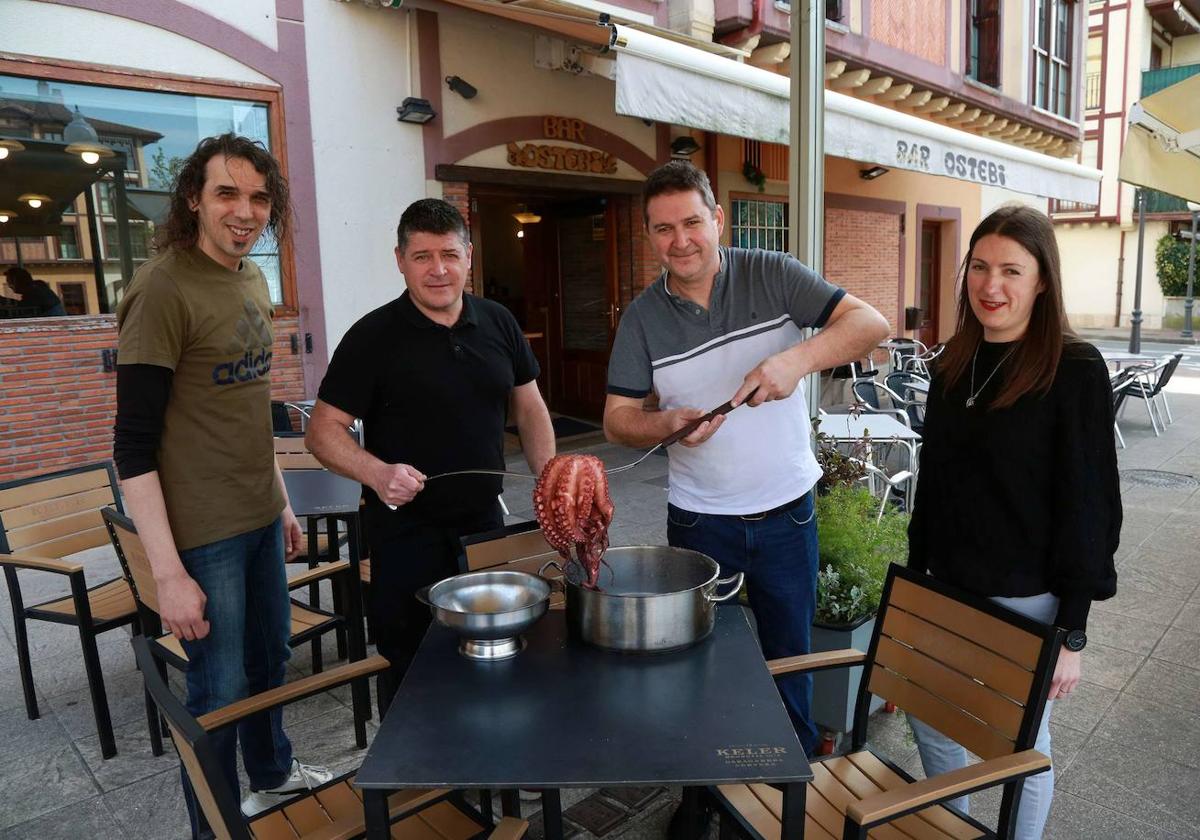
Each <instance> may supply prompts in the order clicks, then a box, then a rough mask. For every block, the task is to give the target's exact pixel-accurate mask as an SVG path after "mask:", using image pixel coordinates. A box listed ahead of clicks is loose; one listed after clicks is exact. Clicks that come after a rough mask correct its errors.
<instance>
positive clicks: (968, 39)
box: [963, 0, 1004, 90]
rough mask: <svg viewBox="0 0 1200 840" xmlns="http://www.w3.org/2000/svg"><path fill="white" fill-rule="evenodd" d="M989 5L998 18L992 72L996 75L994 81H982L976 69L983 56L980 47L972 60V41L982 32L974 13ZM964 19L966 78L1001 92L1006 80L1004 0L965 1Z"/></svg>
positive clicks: (964, 64)
mask: <svg viewBox="0 0 1200 840" xmlns="http://www.w3.org/2000/svg"><path fill="white" fill-rule="evenodd" d="M987 3H990V4H992V5H993V7H994V9H995V18H996V23H995V41H996V42H995V45H994V46H995V55H996V58H995V63H994V66H993V68H992V70H993V72H994V74H995V78H994V79H992V80H988V79H981V78H980V77H979V71H978V69H977V68H976V65H977V64H978V63H979V62H978V55H982V50H981V49H980V48H979V47H978V46H976V48H975V51H976V53H977V55H976V57H975V60H974V61H973V60H972V55H971V46H972V43H973V40H972V39H973V36H974V35H975V34H976V33H978V32H979V31H980V30H979V27H978V26H977V25H976V21H975V18H976V15H975V13H974V12H975V10H976V9H977V7H979V6H982V5H984V4H987ZM963 19H964V21H965V23H966V34H965V36H964V42H963V50H964V52H965V60H964V61H963V76H965V77H966V78H968V79H970V80H971V81H973V82H975V83H976V84H980V85H986V86H987V87H990V88H993V89H995V90H999V89H1000V87H1001V83H1002V82H1003V79H1004V75H1003V73H1004V70H1003V62H1004V55H1003V51H1002V50H1001V44H1002V43H1003V41H1004V3H1003V2H1002V0H965V3H964V4H963Z"/></svg>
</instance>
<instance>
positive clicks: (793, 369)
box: [733, 347, 805, 408]
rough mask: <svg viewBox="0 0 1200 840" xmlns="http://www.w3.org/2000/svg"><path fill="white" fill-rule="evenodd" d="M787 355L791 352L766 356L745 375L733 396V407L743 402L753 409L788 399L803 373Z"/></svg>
mask: <svg viewBox="0 0 1200 840" xmlns="http://www.w3.org/2000/svg"><path fill="white" fill-rule="evenodd" d="M795 349H796V348H794V347H793V348H792V350H795ZM789 353H791V350H788V351H784V352H783V353H776V354H775V355H774V356H768V357H767V358H766V359H764V360H763V362H762V363H761V364H760V365H759V366H758V367H756V368H755V369H754V370H752V371H750V372H749V373H747V374H746V378H745V379H743V380H742V387H740V388H738V390H737V393H736V394H734V395H733V407H734V408H737V407H738V406H739V405H741V404H742V403H743V402H745V403H746V405H749V406H751V407H753V406H756V405H762V404H763V403H765V402H767V401H768V400H784V399H787V398H788V397H790V396H791V395H792V393H793V392H794V391H795V390H796V386H797V385H798V384H800V379H801V377H802V376H804V374H805V371H804V370H803V368H802V367H801V366H800V365H798V364H797V363H796V361H795V360H794V359H791V358H788V354H789ZM747 398H748V399H747Z"/></svg>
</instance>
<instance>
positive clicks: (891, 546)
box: [816, 485, 908, 625]
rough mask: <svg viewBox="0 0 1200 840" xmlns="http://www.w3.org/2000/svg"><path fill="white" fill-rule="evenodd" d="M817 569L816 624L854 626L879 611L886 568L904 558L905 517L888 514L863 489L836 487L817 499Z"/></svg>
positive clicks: (849, 486) (905, 538) (901, 514)
mask: <svg viewBox="0 0 1200 840" xmlns="http://www.w3.org/2000/svg"><path fill="white" fill-rule="evenodd" d="M816 509H817V533H818V543H819V553H818V557H819V562H820V567H819V569H818V571H817V621H820V622H822V623H825V624H835V625H836V624H853V623H855V622H856V621H858V620H860V619H862V618H865V617H867V616H869V615H871V614H872V613H874V612H875V611H876V610H878V609H879V599H880V596H881V594H882V592H883V581H884V578H885V577H887V570H888V565H889V564H891V563H893V562H895V563H903V562H905V560H906V558H907V556H908V515H907V514H904V513H899V512H896V511H886V512H885V513H884V515H883V518H882V519H881V520H880V521H879V522H876V521H875V517H876V514H877V513H878V509H879V503H878V501H877V500H876V499H875V497H874V496H872V495H871V493H870V492H869V491H868V490H867V489H866V488H865V487H856V486H851V485H840V486H834V487H830V488H829V490H828V491H827V492H826V493H824V494H823V495H818V496H817V504H816Z"/></svg>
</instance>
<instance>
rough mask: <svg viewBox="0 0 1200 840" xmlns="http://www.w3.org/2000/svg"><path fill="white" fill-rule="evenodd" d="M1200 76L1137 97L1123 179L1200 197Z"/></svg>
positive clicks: (1127, 137) (1195, 199)
mask: <svg viewBox="0 0 1200 840" xmlns="http://www.w3.org/2000/svg"><path fill="white" fill-rule="evenodd" d="M1198 101H1200V75H1197V76H1192V77H1191V78H1188V79H1185V80H1183V81H1182V82H1176V83H1175V84H1173V85H1171V86H1170V87H1166V88H1163V89H1162V90H1160V91H1159V92H1157V93H1154V94H1151V95H1150V96H1147V97H1146V98H1145V99H1142V100H1141V101H1139V102H1135V103H1134V104H1133V106H1132V107H1131V108H1130V109H1129V130H1128V133H1127V134H1126V135H1125V149H1124V151H1123V152H1122V153H1121V170H1120V175H1119V177H1120V179H1121V180H1122V181H1125V182H1127V183H1130V184H1137V185H1138V186H1142V187H1149V188H1150V189H1155V190H1160V191H1162V192H1165V193H1168V194H1170V195H1174V196H1179V197H1180V198H1184V199H1187V200H1188V201H1192V202H1200V107H1197V105H1196V103H1197V102H1198Z"/></svg>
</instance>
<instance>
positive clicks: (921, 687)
mask: <svg viewBox="0 0 1200 840" xmlns="http://www.w3.org/2000/svg"><path fill="white" fill-rule="evenodd" d="M1062 636H1063V633H1062V631H1061V630H1059V629H1058V628H1056V627H1051V626H1048V625H1044V624H1041V623H1039V622H1036V621H1033V620H1032V619H1030V618H1027V617H1025V616H1022V615H1019V614H1017V613H1014V612H1012V611H1011V610H1007V609H1005V608H1003V607H1000V606H998V605H996V604H994V603H992V602H991V601H989V600H987V599H986V598H979V597H975V596H972V595H969V594H967V593H964V592H962V591H961V590H958V589H957V588H955V587H951V586H949V585H947V584H945V583H942V582H940V581H938V580H935V579H934V578H932V577H929V576H928V575H923V574H919V573H917V572H913V571H910V570H909V569H906V568H903V567H901V566H895V565H893V566H892V567H891V570H890V571H889V573H888V577H887V582H886V584H885V586H884V591H883V602H882V606H881V607H880V611H879V614H878V617H877V619H876V622H875V633H874V636H873V637H872V639H871V645H870V649H869V651H868V652H867V653H866V654H865V655H864V654H863V653H861V652H859V651H853V650H847V651H830V652H826V653H816V654H809V655H807V656H794V657H789V658H787V659H781V660H774V661H772V662H769V663H767V664H768V667H769V668H770V670H771V673H772V674H774V675H776V676H778V675H780V674H788V673H795V672H797V671H815V670H822V669H825V668H831V667H844V666H846V665H858V664H861V665H863V668H864V673H863V679H862V683H861V685H860V687H859V691H858V699H857V705H856V706H855V713H854V729H853V731H852V733H851V748H850V751H849V753H848V754H846V755H841V756H836V757H831V758H829V759H826V760H820V761H816V762H814V764H813V772H814V774H815V778H814V780H813V781H812V782H810V783H809V785H808V790H807V796H806V797H805V798H806V803H805V821H804V824H805V834H804V837H805V838H806V840H818V839H819V840H830V838H843V840H860V839H861V838H867V837H870V838H879V840H887V838H921V839H922V840H924V838H931V839H932V838H936V840H948V839H949V838H954V840H965V838H973V837H999V838H1011V837H1012V836H1013V831H1014V829H1015V827H1016V822H1015V818H1016V812H1017V807H1018V805H1019V803H1020V792H1021V787H1022V782H1023V780H1024V779H1025V778H1026V777H1027V776H1030V775H1033V774H1036V773H1042V772H1044V771H1046V770H1048V769H1049V768H1050V757H1049V756H1046V755H1042V754H1041V753H1039V752H1037V751H1036V750H1034V749H1033V744H1034V741H1035V740H1036V738H1037V730H1038V721H1039V720H1040V719H1041V716H1042V712H1043V710H1044V709H1045V706H1046V694H1047V693H1048V691H1049V689H1050V681H1051V678H1052V677H1053V675H1054V665H1055V662H1056V661H1057V658H1058V651H1059V649H1060V648H1061V646H1062ZM871 694H875V695H878V696H881V697H884V698H885V699H887V700H890V701H891V702H893V703H895V704H896V706H898V707H899V708H901V709H903V710H904V711H905V712H907V713H909V714H911V715H913V716H915V717H917V718H919V719H920V720H922V721H923V722H925V723H926V724H928V725H930V726H932V727H934V728H935V729H937V730H938V731H939V732H941V733H942V734H944V735H946V736H948V737H950V738H953V739H954V740H955V741H957V742H959V743H960V744H962V745H963V746H965V747H966V748H967V749H968V750H970V751H971V752H973V753H975V754H976V755H978V756H980V758H982V759H983V761H981V762H980V763H978V764H973V765H970V766H968V767H965V768H963V769H961V770H954V771H951V772H949V773H944V774H942V775H940V776H935V777H933V778H931V779H925V780H923V781H913V779H912V778H911V777H910V776H908V775H907V774H906V773H905V772H904V771H903V770H901V769H900V768H898V767H896V766H895V765H893V764H890V763H889V762H887V761H886V760H884V759H881V758H879V757H878V756H876V755H875V754H874V753H872V752H871V751H870V750H869V749H865V748H864V745H865V742H866V732H867V715H868V712H869V701H870V695H871ZM996 785H1003V786H1004V794H1003V797H1002V800H1001V807H1000V820H999V823H998V826H997V829H996V831H994V832H993V831H992V830H991V829H989V828H988V827H986V826H984V825H982V824H981V823H979V822H977V821H975V820H973V819H971V818H970V817H967V816H965V815H963V814H960V813H959V812H958V811H956V810H954V809H952V808H950V807H948V806H946V805H943V804H941V803H944V802H946V801H947V800H950V799H954V798H957V797H959V796H964V795H966V794H969V793H973V792H975V791H978V790H983V789H985V788H989V787H994V786H996ZM714 793H715V795H716V798H717V800H718V802H719V803H720V805H721V820H722V826H721V831H722V837H726V836H728V831H729V830H730V829H732V828H733V827H734V826H736V827H737V828H738V829H739V830H740V831H741V832H742V833H744V834H746V835H748V836H750V837H754V838H772V839H773V838H778V837H779V836H780V816H781V813H782V808H783V799H782V794H781V793H780V792H779V791H778V790H777V789H775V788H773V787H771V786H769V785H756V784H751V785H721V786H719V787H717V788H716V789H715V790H714Z"/></svg>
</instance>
